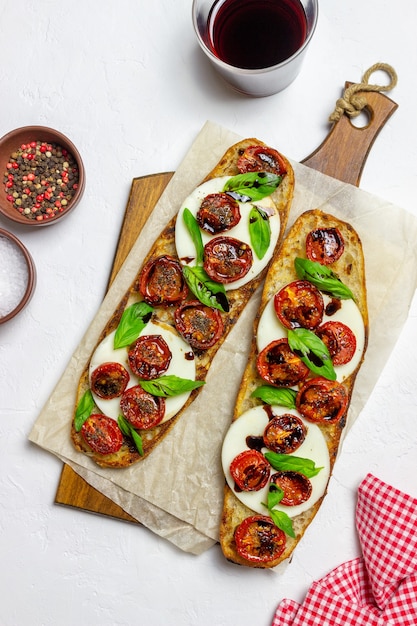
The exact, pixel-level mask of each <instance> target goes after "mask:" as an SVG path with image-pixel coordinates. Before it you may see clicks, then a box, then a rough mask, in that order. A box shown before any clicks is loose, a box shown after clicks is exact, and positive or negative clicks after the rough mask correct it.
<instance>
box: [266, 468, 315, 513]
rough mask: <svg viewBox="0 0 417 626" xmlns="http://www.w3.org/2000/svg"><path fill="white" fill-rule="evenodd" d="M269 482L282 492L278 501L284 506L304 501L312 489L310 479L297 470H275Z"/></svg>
mask: <svg viewBox="0 0 417 626" xmlns="http://www.w3.org/2000/svg"><path fill="white" fill-rule="evenodd" d="M271 483H274V484H275V485H277V487H280V489H282V491H283V492H284V497H283V498H282V500H281V502H280V504H283V505H284V506H298V505H299V504H302V503H303V502H306V501H307V500H308V499H309V497H310V496H311V494H312V491H313V486H312V484H311V481H310V480H309V479H308V478H307V476H304V474H300V473H299V472H292V471H289V472H277V473H276V474H273V475H272V476H271Z"/></svg>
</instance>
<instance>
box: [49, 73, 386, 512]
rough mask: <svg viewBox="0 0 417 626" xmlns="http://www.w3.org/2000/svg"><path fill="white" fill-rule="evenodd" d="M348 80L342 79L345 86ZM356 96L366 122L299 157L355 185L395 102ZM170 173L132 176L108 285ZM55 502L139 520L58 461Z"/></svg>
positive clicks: (344, 127) (346, 123) (345, 123)
mask: <svg viewBox="0 0 417 626" xmlns="http://www.w3.org/2000/svg"><path fill="white" fill-rule="evenodd" d="M350 84H351V83H346V85H345V87H346V88H347V87H348V86H349V85H350ZM360 95H362V96H364V97H365V98H366V101H367V103H368V104H367V107H366V115H367V116H368V123H367V124H366V125H365V126H361V127H358V126H355V125H353V124H352V123H351V121H350V119H349V118H348V117H347V116H345V115H343V116H342V117H341V118H340V120H339V121H338V122H337V123H335V124H333V126H332V128H331V130H330V132H329V134H328V136H327V137H326V138H325V140H324V141H323V143H322V144H321V145H320V146H319V147H318V148H317V149H316V150H315V151H314V152H313V153H312V154H311V155H310V156H308V157H307V158H306V159H304V160H303V161H302V163H303V164H304V165H307V166H308V167H311V168H313V169H315V170H316V171H319V172H322V173H323V174H327V175H328V176H332V177H333V178H336V179H338V180H341V181H343V182H347V183H350V184H352V185H355V186H357V187H358V186H359V182H360V179H361V175H362V171H363V168H364V166H365V162H366V159H367V157H368V154H369V152H370V150H371V148H372V145H373V143H374V141H375V139H376V137H377V135H378V133H379V131H380V130H381V129H382V127H383V126H384V124H385V123H386V122H387V120H388V119H389V118H390V116H391V115H392V114H393V113H394V111H395V110H396V109H397V107H398V105H397V104H396V103H395V102H393V101H392V100H391V99H390V98H388V97H387V96H385V95H383V94H381V93H378V92H366V93H361V94H360ZM172 176H173V172H165V173H162V174H153V175H151V176H143V177H140V178H135V179H134V180H133V182H132V187H131V191H130V195H129V199H128V203H127V206H126V211H125V216H124V220H123V224H122V228H121V232H120V237H119V242H118V246H117V252H116V255H115V259H114V263H113V268H112V272H111V275H110V278H109V286H110V284H111V283H112V281H113V279H114V277H115V276H116V274H117V272H118V271H119V269H120V267H121V265H122V263H123V261H124V260H125V258H126V256H127V255H128V253H129V252H130V249H131V247H132V245H133V244H134V242H135V241H136V239H137V237H138V236H139V234H140V232H141V230H142V228H143V225H144V224H145V222H146V220H147V218H148V216H149V215H150V214H151V212H152V210H153V208H154V207H155V205H156V203H157V202H158V200H159V198H160V196H161V194H162V192H163V191H164V189H165V187H166V185H167V184H168V182H169V181H170V180H171V178H172ZM55 502H56V504H62V505H67V506H72V507H76V508H79V509H82V510H84V511H89V512H92V513H99V514H102V515H106V516H110V517H115V518H117V519H121V520H125V521H130V522H134V523H136V524H139V522H138V521H137V520H136V519H135V518H133V517H131V516H130V515H129V514H128V513H126V512H125V511H124V510H123V509H122V508H121V507H119V506H118V505H117V504H116V503H115V502H113V501H112V500H110V499H109V498H107V497H106V496H105V495H103V494H102V493H100V492H99V491H97V490H96V489H94V488H93V487H91V486H90V485H89V484H88V483H87V482H85V481H84V479H83V478H81V477H80V476H79V475H78V474H77V473H76V472H75V471H74V470H73V469H72V468H71V467H69V466H68V465H64V466H63V469H62V473H61V476H60V480H59V485H58V489H57V492H56V496H55Z"/></svg>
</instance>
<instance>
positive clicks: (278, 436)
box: [263, 413, 307, 454]
mask: <svg viewBox="0 0 417 626" xmlns="http://www.w3.org/2000/svg"><path fill="white" fill-rule="evenodd" d="M306 434H307V428H306V427H305V425H304V423H303V421H302V420H300V418H299V417H297V416H296V415H291V413H284V415H275V416H274V417H273V418H272V419H270V420H269V422H268V424H267V426H266V428H265V430H264V434H263V441H264V444H265V446H266V447H267V448H268V449H269V450H272V451H273V452H278V454H290V453H291V452H295V451H296V450H297V449H298V448H299V447H300V446H301V444H302V443H303V441H304V439H305V437H306Z"/></svg>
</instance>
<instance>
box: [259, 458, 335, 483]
mask: <svg viewBox="0 0 417 626" xmlns="http://www.w3.org/2000/svg"><path fill="white" fill-rule="evenodd" d="M265 458H266V460H267V461H268V462H269V463H270V464H271V465H272V467H273V468H274V469H276V470H277V471H278V472H287V471H291V472H298V473H299V474H303V475H304V476H306V477H307V478H312V477H313V476H317V474H318V473H319V472H320V471H321V470H322V469H323V468H322V467H316V464H315V462H314V461H312V460H311V459H305V458H303V457H300V456H294V455H293V454H279V453H278V452H265Z"/></svg>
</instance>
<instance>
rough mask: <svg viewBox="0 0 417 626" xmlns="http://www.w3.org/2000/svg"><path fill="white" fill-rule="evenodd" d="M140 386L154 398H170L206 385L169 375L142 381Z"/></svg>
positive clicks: (198, 381)
mask: <svg viewBox="0 0 417 626" xmlns="http://www.w3.org/2000/svg"><path fill="white" fill-rule="evenodd" d="M139 384H140V386H141V387H142V389H144V390H145V391H147V392H148V393H151V394H152V395H153V396H160V397H162V398H168V397H170V396H178V395H179V394H181V393H186V392H188V391H193V389H197V388H198V387H201V386H202V385H204V384H205V383H204V381H203V380H190V379H188V378H180V377H179V376H174V375H167V376H161V377H160V378H154V379H153V380H141V381H139Z"/></svg>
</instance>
